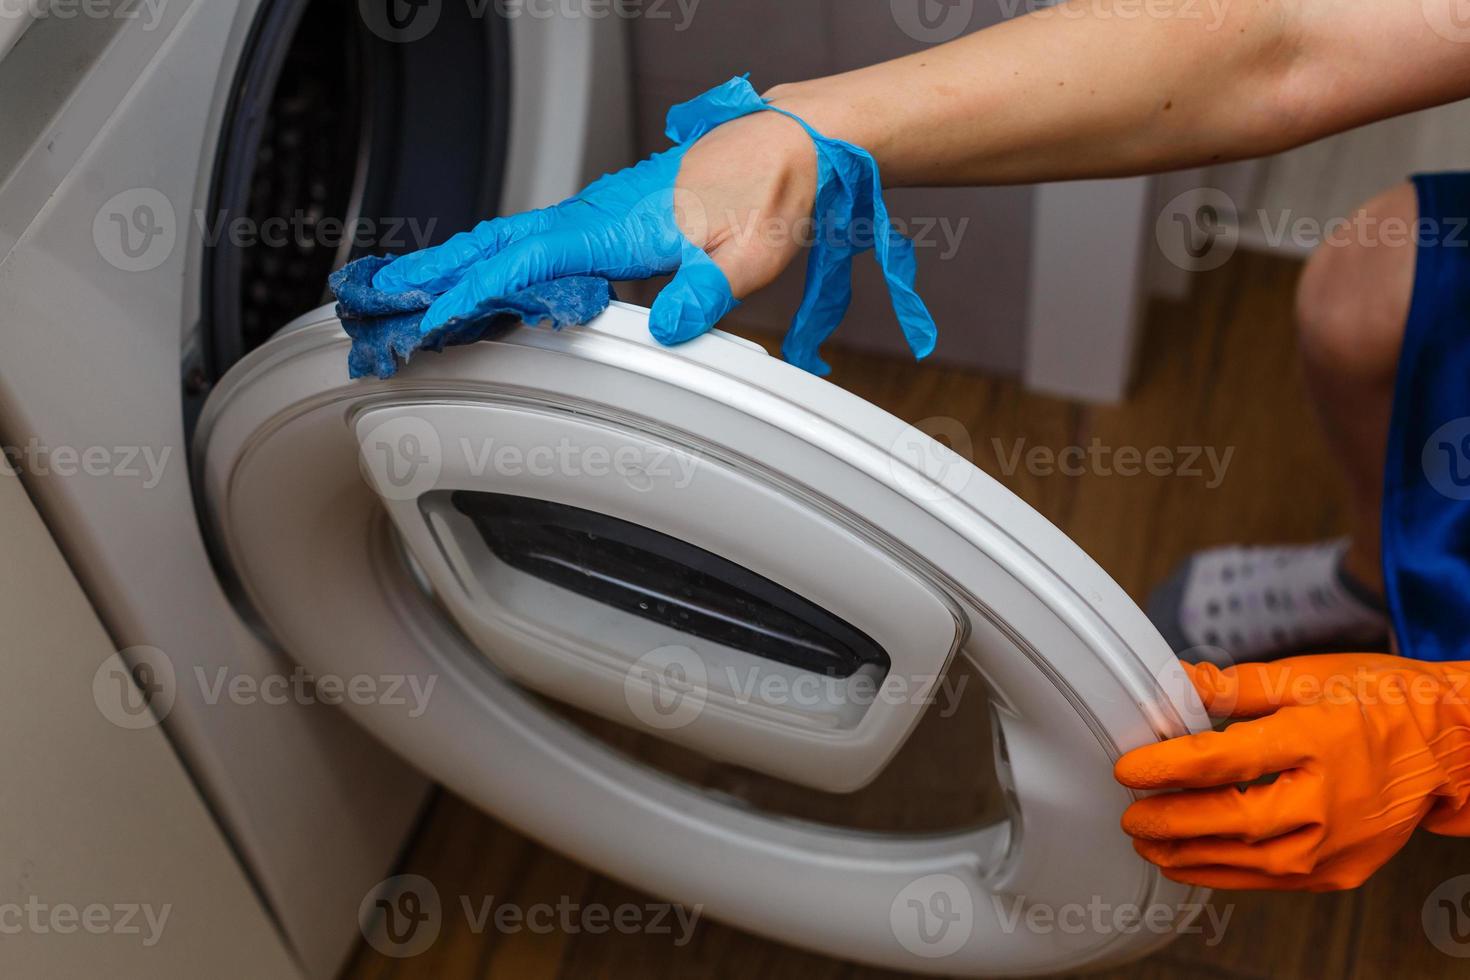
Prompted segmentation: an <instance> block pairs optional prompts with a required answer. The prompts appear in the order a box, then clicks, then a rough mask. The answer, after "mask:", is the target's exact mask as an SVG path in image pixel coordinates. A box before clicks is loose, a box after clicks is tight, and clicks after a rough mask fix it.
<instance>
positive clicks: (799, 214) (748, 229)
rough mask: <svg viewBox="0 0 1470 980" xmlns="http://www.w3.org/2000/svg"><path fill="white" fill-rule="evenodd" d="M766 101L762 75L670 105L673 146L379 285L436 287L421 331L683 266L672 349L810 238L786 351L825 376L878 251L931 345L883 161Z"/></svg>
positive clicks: (404, 262) (401, 269) (669, 322)
mask: <svg viewBox="0 0 1470 980" xmlns="http://www.w3.org/2000/svg"><path fill="white" fill-rule="evenodd" d="M766 109H767V104H766V103H765V102H764V101H762V100H761V99H760V97H759V96H757V95H756V94H755V92H754V90H753V89H751V88H750V85H749V83H748V82H746V81H745V80H744V79H733V80H732V81H731V82H729V83H726V84H725V85H724V86H721V87H719V88H717V89H714V90H712V91H711V92H709V93H706V94H705V95H703V96H701V97H700V98H699V99H696V100H694V101H692V102H688V103H684V104H683V105H680V106H675V107H674V109H672V110H671V111H670V113H669V125H668V133H669V136H670V138H671V139H673V140H674V141H675V142H676V143H677V144H678V145H676V146H675V147H674V148H672V149H670V150H668V151H665V152H664V153H660V154H656V155H655V156H652V157H650V158H648V159H647V160H644V161H643V162H641V163H639V164H637V165H636V166H633V167H630V168H628V169H627V170H623V171H619V172H618V173H615V174H609V175H607V176H604V177H602V178H600V179H599V180H597V181H595V182H593V183H592V184H591V185H590V186H588V187H587V188H586V189H585V190H584V191H582V192H581V193H580V194H578V195H576V196H575V197H573V198H570V199H569V200H567V201H563V202H562V203H561V204H558V205H555V206H554V207H550V208H544V209H542V210H538V211H530V212H526V213H522V214H516V215H511V216H509V217H504V218H495V219H492V220H490V221H486V222H482V223H481V224H480V225H478V226H477V227H475V228H474V229H472V230H471V231H467V232H461V233H460V234H457V235H455V236H454V237H452V238H451V239H449V241H447V242H445V243H444V244H442V245H438V246H435V247H433V248H429V249H424V250H423V251H420V252H415V253H412V254H409V255H405V256H401V257H399V258H398V259H396V260H395V261H393V262H392V263H391V264H390V265H388V266H386V267H385V268H383V269H382V270H380V271H379V272H378V273H377V275H376V277H375V278H374V281H373V284H374V285H375V286H376V287H377V288H379V289H384V290H387V291H391V292H403V291H407V290H411V289H418V290H423V291H425V292H428V293H430V294H433V295H436V296H437V297H438V298H437V299H435V300H434V302H433V304H432V305H431V306H430V307H429V310H428V312H427V313H426V314H425V316H424V320H423V323H422V327H421V329H422V330H423V331H424V332H429V331H431V330H434V329H437V328H438V327H440V326H442V325H444V324H445V323H446V322H448V321H450V320H453V319H469V318H473V317H474V316H476V314H477V313H478V312H480V311H481V310H483V309H484V308H485V307H486V306H488V305H490V304H491V303H492V302H493V301H494V300H496V299H499V298H501V297H504V296H506V295H508V294H511V293H514V292H518V291H519V290H521V289H524V288H526V287H527V286H530V285H532V284H534V283H538V282H542V281H545V280H548V279H553V278H557V277H560V276H570V275H599V276H603V277H605V278H608V279H643V278H649V277H652V276H656V275H663V274H668V273H673V274H674V278H673V279H672V280H671V281H670V283H669V284H668V285H667V286H666V287H665V288H664V289H663V291H662V292H660V293H659V296H658V298H657V299H656V300H655V302H654V305H653V309H652V312H651V315H650V321H649V326H650V331H651V332H652V333H653V335H654V337H655V338H656V339H658V340H659V341H661V342H663V343H666V344H673V343H679V342H681V341H684V340H689V339H691V338H692V337H695V336H698V335H699V334H701V333H703V332H705V331H706V330H708V329H710V327H712V326H714V324H715V323H716V322H717V321H718V320H719V319H720V318H721V317H723V316H724V315H725V314H726V313H728V312H729V311H730V310H731V309H732V308H733V307H734V306H735V305H736V302H737V301H738V299H740V298H742V297H744V296H746V295H748V294H749V293H751V292H753V291H755V290H757V289H759V288H760V287H762V286H764V285H766V284H768V283H770V282H771V281H772V280H773V279H775V277H776V276H777V275H778V274H779V273H780V272H781V270H782V269H784V268H785V267H786V266H787V265H788V264H789V263H790V262H791V260H792V258H794V257H795V256H796V254H797V253H798V252H799V251H800V250H801V248H802V246H803V245H804V244H806V243H807V242H808V241H810V242H811V243H812V244H813V249H812V259H811V261H810V262H809V264H808V280H807V292H806V297H805V299H804V300H803V303H802V306H801V308H800V309H799V310H798V311H797V314H796V317H795V319H794V321H793V324H792V329H791V332H790V334H788V337H787V343H786V345H785V352H786V354H787V357H788V359H790V360H791V361H793V363H796V364H797V365H798V366H800V367H803V368H806V369H808V370H812V371H817V372H819V373H821V372H823V371H824V370H825V365H824V364H822V362H821V360H820V358H819V357H817V354H816V349H817V346H818V345H819V344H820V343H821V341H822V340H824V339H825V338H826V337H827V336H828V335H829V334H830V333H831V332H832V330H834V329H835V328H836V326H837V324H838V323H839V322H840V321H841V319H842V317H843V315H844V314H845V313H846V310H847V304H848V301H849V300H850V298H851V285H850V275H851V261H852V258H853V256H855V255H857V254H860V253H861V252H863V251H866V250H867V249H870V248H874V249H876V250H877V252H878V255H879V260H880V262H881V263H882V264H883V266H884V269H885V273H886V274H887V277H888V281H889V286H890V291H891V292H892V294H893V298H894V303H895V307H896V308H897V311H898V314H899V319H900V322H901V323H902V324H903V326H904V330H905V333H906V334H907V335H908V337H909V341H910V345H911V346H912V347H913V349H914V351H915V353H916V354H918V355H919V356H923V355H925V354H928V353H929V351H930V350H931V349H932V347H933V343H934V336H935V333H936V331H935V328H934V323H933V320H932V318H931V317H930V316H929V314H928V311H927V310H926V309H925V308H924V306H923V303H922V301H920V300H919V298H918V295H917V294H916V293H915V292H914V291H913V273H914V268H913V265H914V263H913V251H912V245H911V243H909V241H908V240H907V239H905V238H903V237H902V236H901V235H899V234H898V233H897V232H896V231H894V230H892V227H891V224H890V222H889V220H888V215H887V210H886V208H885V207H884V206H883V202H882V195H881V188H880V186H879V184H878V175H877V165H876V164H875V163H874V162H873V160H872V157H871V156H869V155H868V154H867V153H866V152H865V151H863V150H861V149H859V148H857V147H854V146H852V145H851V144H847V143H843V142H842V141H840V140H835V139H829V138H827V137H825V136H822V135H821V134H818V133H816V132H815V131H813V130H810V129H807V128H806V127H804V125H803V124H802V123H801V122H800V121H798V120H797V119H795V118H793V117H791V116H789V115H787V114H784V113H783V112H782V111H781V110H779V109H777V110H774V111H765V110H766ZM814 212H815V213H814ZM860 224H862V225H864V226H865V227H868V228H870V229H874V228H876V229H882V231H881V232H880V233H877V234H875V233H874V232H873V231H869V232H868V235H867V238H868V240H866V241H864V240H863V238H862V236H861V233H855V232H854V228H855V227H856V226H858V225H860Z"/></svg>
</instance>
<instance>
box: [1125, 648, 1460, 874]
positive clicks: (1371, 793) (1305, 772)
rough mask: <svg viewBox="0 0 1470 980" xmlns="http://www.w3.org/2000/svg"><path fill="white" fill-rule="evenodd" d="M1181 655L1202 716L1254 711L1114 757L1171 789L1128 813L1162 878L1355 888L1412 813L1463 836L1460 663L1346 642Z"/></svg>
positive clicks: (1398, 840) (1410, 827)
mask: <svg viewBox="0 0 1470 980" xmlns="http://www.w3.org/2000/svg"><path fill="white" fill-rule="evenodd" d="M1184 667H1185V669H1186V670H1187V671H1188V672H1189V673H1190V676H1191V678H1192V679H1193V681H1194V685H1195V689H1196V690H1197V691H1198V692H1199V695H1200V697H1201V698H1202V699H1203V700H1204V703H1205V707H1206V709H1208V710H1209V711H1210V713H1211V714H1212V715H1214V716H1217V717H1228V718H1250V719H1255V720H1251V721H1244V722H1241V723H1238V724H1234V725H1231V726H1230V727H1228V728H1226V729H1225V730H1224V731H1222V732H1205V733H1203V734H1199V735H1187V736H1184V737H1182V738H1175V739H1171V740H1169V741H1167V742H1160V743H1157V744H1154V745H1146V746H1144V747H1142V748H1139V749H1135V750H1133V751H1132V752H1129V753H1128V754H1126V755H1125V756H1123V758H1122V759H1120V760H1118V764H1117V766H1116V767H1115V775H1116V776H1117V778H1118V781H1119V782H1121V783H1123V784H1124V785H1126V786H1130V787H1133V788H1135V789H1144V790H1154V789H1165V790H1178V791H1179V792H1169V793H1161V794H1158V795H1155V796H1150V797H1147V798H1145V799H1142V800H1139V801H1137V802H1135V803H1134V804H1133V805H1132V806H1130V807H1129V808H1128V809H1127V811H1126V812H1125V813H1124V814H1123V829H1124V830H1125V831H1126V832H1127V833H1128V834H1130V835H1131V836H1132V837H1133V838H1134V841H1133V845H1134V848H1135V849H1136V850H1137V851H1138V853H1139V854H1140V855H1142V856H1143V857H1144V858H1146V859H1147V860H1149V861H1151V862H1153V863H1154V864H1157V865H1159V866H1160V867H1161V868H1162V869H1163V871H1164V875H1165V877H1168V878H1171V879H1173V880H1175V881H1182V882H1187V883H1191V884H1198V885H1206V886H1209V887H1215V888H1240V889H1244V888H1262V889H1281V890H1285V889H1291V890H1297V889H1300V890H1311V891H1327V890H1334V889H1341V888H1354V887H1357V886H1358V885H1360V884H1362V883H1363V881H1365V880H1366V879H1367V878H1368V876H1369V875H1371V874H1372V873H1373V872H1374V871H1376V870H1377V869H1378V868H1379V867H1381V866H1382V865H1383V864H1384V862H1386V861H1387V860H1388V859H1389V858H1390V857H1392V856H1393V855H1394V854H1395V853H1396V852H1397V851H1398V850H1399V849H1400V848H1401V847H1403V845H1404V843H1405V842H1406V841H1407V840H1408V839H1409V836H1410V834H1412V833H1413V831H1414V828H1415V827H1417V826H1420V825H1423V826H1424V827H1425V828H1426V829H1429V830H1432V831H1436V832H1439V833H1444V834H1453V835H1457V836H1464V835H1470V805H1467V800H1470V665H1467V664H1448V663H1426V662H1422V661H1416V660H1408V659H1405V658H1401V657H1390V656H1384V655H1379V654H1342V655H1330V656H1305V657H1293V658H1290V659H1286V660H1279V661H1276V662H1274V663H1266V664H1243V665H1239V666H1236V667H1230V668H1227V669H1225V670H1220V669H1218V668H1216V667H1213V666H1211V665H1209V664H1202V665H1191V664H1185V665H1184ZM1273 774H1274V775H1275V777H1276V778H1275V779H1274V780H1273V781H1270V782H1265V783H1255V784H1253V785H1250V786H1246V787H1244V788H1241V786H1240V784H1243V783H1252V782H1253V781H1255V780H1258V779H1259V778H1260V777H1262V776H1270V775H1273Z"/></svg>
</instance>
